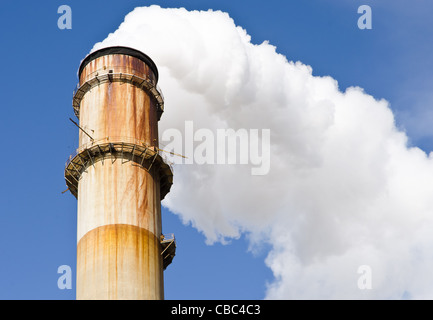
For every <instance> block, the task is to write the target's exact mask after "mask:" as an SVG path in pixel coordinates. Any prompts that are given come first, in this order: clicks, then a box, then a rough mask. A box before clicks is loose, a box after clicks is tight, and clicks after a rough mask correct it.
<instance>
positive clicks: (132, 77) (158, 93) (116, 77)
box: [72, 72, 164, 118]
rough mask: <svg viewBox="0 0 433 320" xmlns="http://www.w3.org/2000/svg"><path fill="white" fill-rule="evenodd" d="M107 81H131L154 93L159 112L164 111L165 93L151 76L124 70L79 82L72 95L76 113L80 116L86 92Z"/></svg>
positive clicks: (97, 75)
mask: <svg viewBox="0 0 433 320" xmlns="http://www.w3.org/2000/svg"><path fill="white" fill-rule="evenodd" d="M105 82H127V83H131V84H133V85H135V86H137V87H139V88H141V89H143V90H145V91H148V92H149V93H151V94H152V95H153V97H154V98H155V100H156V102H157V106H158V108H159V112H160V113H162V112H164V95H163V93H162V90H161V88H160V87H159V86H158V85H157V84H155V83H154V82H153V80H152V79H150V78H149V77H147V76H146V77H144V78H143V77H141V76H138V75H136V74H130V73H122V72H117V73H114V72H105V73H103V74H99V73H97V74H96V75H95V76H94V77H93V78H90V79H88V80H86V81H85V82H84V83H83V84H82V85H81V86H80V84H79V83H78V84H77V86H76V87H75V89H74V92H73V95H72V106H73V107H74V112H75V115H76V116H77V117H78V118H79V108H80V104H81V100H82V98H83V97H84V94H85V93H86V92H87V91H89V90H90V89H92V88H93V87H95V86H98V85H100V84H102V83H105Z"/></svg>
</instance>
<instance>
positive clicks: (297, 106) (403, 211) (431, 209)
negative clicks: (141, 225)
mask: <svg viewBox="0 0 433 320" xmlns="http://www.w3.org/2000/svg"><path fill="white" fill-rule="evenodd" d="M113 45H123V46H129V47H133V48H136V49H138V50H141V51H143V52H145V53H146V54H148V55H149V56H150V57H151V58H152V59H153V60H154V61H155V63H156V64H157V66H158V69H159V72H160V82H159V85H160V87H161V88H162V89H163V92H164V95H165V107H166V111H165V113H164V115H163V117H162V119H161V122H160V133H163V132H164V130H168V129H171V128H176V129H178V130H180V131H181V132H184V126H185V121H193V124H194V129H200V128H208V129H210V130H212V131H215V130H217V129H218V128H233V129H235V130H237V129H240V128H246V129H270V133H271V134H270V148H271V149H270V150H271V157H270V171H269V173H268V174H267V175H262V176H254V175H251V170H250V169H251V165H216V164H215V165H211V164H205V165H198V164H192V165H186V164H178V165H175V183H174V185H173V187H172V190H171V192H170V194H169V195H168V197H167V199H166V200H164V203H163V204H164V205H165V206H166V207H168V208H169V209H170V210H171V211H172V212H174V213H176V214H178V215H179V216H180V217H181V219H182V220H183V221H184V222H191V223H192V224H193V226H194V227H196V228H197V229H198V230H200V231H201V232H203V233H204V234H205V235H206V237H207V239H208V242H210V243H212V242H215V241H225V240H226V239H230V238H238V237H239V236H240V235H241V234H243V233H244V234H246V235H247V236H248V237H249V239H250V240H251V244H252V246H254V245H257V244H260V243H261V242H267V243H269V244H271V250H270V252H269V254H268V256H267V258H266V264H267V265H268V266H269V268H270V269H271V270H272V272H273V274H274V276H275V279H274V281H273V282H272V283H270V284H269V286H268V289H267V292H266V297H267V298H270V299H289V298H290V299H358V298H369V299H375V298H377V299H401V298H433V271H432V270H433V254H432V252H433V232H432V231H431V230H433V221H432V217H433V159H432V155H426V154H425V152H423V151H422V150H420V149H418V148H409V147H408V146H407V137H406V135H405V133H404V132H401V131H399V130H398V129H397V128H396V126H395V123H394V116H393V113H392V111H391V109H390V108H389V105H388V103H387V101H384V100H380V101H378V100H376V99H375V98H374V97H372V96H370V95H368V94H367V93H365V92H364V91H363V90H362V89H361V88H358V87H352V88H349V89H347V90H346V91H345V92H341V91H340V90H339V88H338V83H337V81H336V80H334V79H332V78H331V77H317V76H313V75H312V69H311V67H310V66H307V65H304V64H302V63H300V62H296V63H294V62H290V61H288V60H287V59H286V57H284V56H283V55H281V54H278V53H277V52H276V48H275V47H274V46H272V45H270V44H269V43H267V42H265V43H262V44H260V45H255V44H252V43H251V38H250V36H249V35H248V34H247V32H246V31H245V30H244V29H242V28H241V27H239V26H236V24H235V22H234V21H233V20H232V19H231V18H230V17H229V15H228V14H227V13H223V12H220V11H187V10H185V9H163V8H160V7H158V6H151V7H142V8H136V9H135V10H134V11H132V12H131V13H129V14H128V15H127V16H126V17H125V20H124V22H123V23H122V24H121V25H120V26H119V28H118V29H117V30H116V31H115V32H114V33H112V34H110V35H109V36H108V37H107V38H106V39H105V40H104V41H102V42H101V43H97V44H96V45H95V47H94V48H93V50H97V49H100V48H102V47H106V46H113ZM183 151H184V152H185V150H183ZM187 156H188V155H187ZM361 265H368V266H370V267H371V270H372V289H371V290H360V289H359V287H358V278H360V277H361V274H358V273H357V270H358V267H359V266H361Z"/></svg>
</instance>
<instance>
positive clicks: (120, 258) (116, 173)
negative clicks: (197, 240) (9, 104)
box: [65, 47, 176, 300]
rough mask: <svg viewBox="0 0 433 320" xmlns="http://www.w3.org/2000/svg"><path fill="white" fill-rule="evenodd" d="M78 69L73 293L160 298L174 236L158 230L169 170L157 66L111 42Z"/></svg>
mask: <svg viewBox="0 0 433 320" xmlns="http://www.w3.org/2000/svg"><path fill="white" fill-rule="evenodd" d="M78 77H79V85H78V86H77V89H76V90H75V92H74V96H73V108H74V112H75V115H76V116H77V118H78V119H79V124H77V123H76V125H77V126H78V127H79V129H80V130H79V147H78V149H77V151H76V153H75V154H73V155H71V156H70V158H69V160H68V162H67V163H66V168H65V180H66V184H67V186H68V188H69V190H70V192H71V193H72V194H73V195H74V196H75V197H76V198H77V200H78V218H77V281H76V288H77V299H104V300H105V299H163V298H164V288H163V270H164V269H165V267H166V266H167V265H168V264H170V263H171V260H172V259H173V257H174V255H175V247H176V244H175V241H174V236H171V237H164V236H163V235H162V230H161V200H162V199H163V198H164V197H165V195H166V194H167V193H168V192H169V191H170V187H171V185H172V182H173V174H172V170H171V167H170V165H169V164H168V163H167V162H166V161H164V154H163V153H162V151H160V149H159V148H158V121H159V119H160V117H161V115H162V113H163V111H164V100H163V97H162V94H161V91H160V90H159V88H158V87H157V82H158V69H157V68H156V65H155V63H154V62H153V61H152V60H151V59H150V58H149V57H148V56H147V55H145V54H144V53H142V52H140V51H137V50H135V49H132V48H127V47H109V48H104V49H101V50H98V51H95V52H93V53H91V54H89V55H88V56H87V57H86V58H85V59H84V60H83V61H82V63H81V65H80V68H79V72H78Z"/></svg>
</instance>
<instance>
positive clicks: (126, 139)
mask: <svg viewBox="0 0 433 320" xmlns="http://www.w3.org/2000/svg"><path fill="white" fill-rule="evenodd" d="M104 143H114V144H120V143H125V144H135V145H139V146H143V147H147V148H149V149H155V150H153V151H157V153H158V154H159V156H160V157H161V158H162V160H163V161H164V162H165V163H166V164H167V165H168V166H169V167H170V169H171V170H172V171H173V163H172V162H170V161H169V160H168V157H167V155H166V154H165V152H164V151H162V150H161V149H159V148H158V147H156V146H149V145H148V144H146V142H145V141H143V140H139V139H135V138H132V137H105V138H100V139H95V140H93V141H90V142H88V143H85V144H82V145H81V146H80V147H78V148H77V149H76V150H75V151H74V152H73V153H72V154H71V155H70V156H69V158H68V160H67V161H66V163H65V168H67V167H68V166H69V164H70V163H71V161H72V159H74V158H75V157H76V156H77V155H78V154H80V153H82V152H83V151H85V150H86V149H89V148H91V147H93V146H96V145H100V144H104Z"/></svg>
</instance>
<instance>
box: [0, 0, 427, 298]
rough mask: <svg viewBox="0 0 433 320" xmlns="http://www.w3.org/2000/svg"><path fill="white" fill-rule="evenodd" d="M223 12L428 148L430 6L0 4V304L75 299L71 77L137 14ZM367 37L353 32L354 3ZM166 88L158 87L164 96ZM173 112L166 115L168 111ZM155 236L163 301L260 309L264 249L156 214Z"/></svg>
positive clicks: (240, 1)
mask: <svg viewBox="0 0 433 320" xmlns="http://www.w3.org/2000/svg"><path fill="white" fill-rule="evenodd" d="M62 4H67V5H69V6H70V7H71V9H72V30H60V29H58V27H57V19H58V18H59V16H60V15H59V14H57V8H58V7H59V6H60V5H62ZM151 4H158V5H160V6H162V7H185V8H186V9H188V10H192V9H197V10H207V9H214V10H222V11H226V12H228V13H229V14H230V16H231V17H232V18H233V19H234V21H235V23H236V24H237V25H240V26H242V27H243V28H244V29H246V30H247V32H248V33H249V34H250V35H251V37H252V42H253V43H256V44H260V43H262V42H263V41H265V40H267V41H269V42H270V43H271V44H272V45H274V46H276V47H277V52H279V53H281V54H283V55H285V56H287V58H288V60H294V61H297V60H299V61H302V62H303V63H304V64H308V65H311V66H312V68H313V74H314V75H318V76H324V75H330V76H332V77H333V78H334V79H336V80H338V82H339V86H340V89H341V90H344V89H345V88H347V87H349V86H360V87H362V88H364V89H365V91H366V92H367V93H369V94H371V95H373V96H374V97H375V98H378V99H380V98H384V99H386V100H388V101H389V102H390V104H391V108H392V110H393V111H394V113H395V116H396V121H397V126H398V127H399V128H401V129H403V130H405V131H406V132H407V134H408V136H409V138H410V143H411V144H412V145H416V146H419V147H420V148H422V149H423V150H424V151H426V152H430V151H431V150H433V143H432V142H431V141H432V137H433V129H432V128H431V126H429V121H430V120H433V113H432V112H431V111H430V109H431V107H432V106H433V94H432V93H431V92H432V90H431V88H432V85H433V76H432V72H431V70H433V54H432V53H433V52H432V51H433V45H432V43H433V42H432V41H431V40H432V33H433V21H432V20H431V19H430V17H431V13H432V10H433V4H431V3H429V2H428V1H416V6H415V5H413V6H409V5H408V4H406V3H405V2H403V1H390V0H389V1H381V4H377V1H369V0H356V1H355V0H354V1H340V0H338V1H335V0H334V1H331V0H329V1H327V0H321V1H319V0H312V1H304V0H292V1H282V0H279V1H277V0H272V1H266V2H263V1H256V0H249V1H245V0H237V1H226V0H219V1H215V0H213V1H206V0H197V1H184V0H176V1H170V0H165V1H119V0H118V1H77V0H75V1H71V2H69V3H68V2H67V1H43V2H30V1H13V2H12V1H5V2H3V5H2V10H1V11H0V41H1V43H2V48H3V50H1V52H0V55H1V61H2V62H3V63H2V71H3V77H2V78H1V80H0V88H1V89H0V95H1V101H2V103H1V104H2V109H3V113H2V117H1V120H0V121H1V126H0V131H1V135H2V137H3V141H2V150H3V151H2V152H3V156H2V160H1V163H2V166H1V167H2V170H1V172H2V183H1V186H0V204H1V214H0V228H1V232H0V256H1V263H0V299H74V298H75V281H74V283H73V289H72V290H59V289H58V288H57V279H58V277H59V274H57V268H58V266H60V265H64V264H66V265H70V266H71V267H72V271H73V273H74V277H75V264H76V199H75V198H74V197H73V196H72V195H71V194H69V193H65V194H62V193H61V192H62V191H63V190H65V189H66V186H65V182H64V178H63V170H64V164H65V161H66V159H67V158H68V156H69V155H70V154H71V153H73V151H74V149H75V148H76V147H77V140H78V132H77V129H76V127H74V126H73V125H72V124H71V123H70V121H69V120H68V118H69V117H73V109H72V105H71V102H72V91H73V89H74V87H75V85H76V83H77V76H76V75H77V69H78V66H79V63H80V61H81V59H83V58H84V57H85V56H86V55H87V54H88V52H89V51H90V49H91V48H92V47H93V45H94V44H95V43H96V42H99V41H102V40H103V39H104V38H105V37H106V36H107V35H108V34H109V33H110V32H113V31H115V30H116V29H117V27H118V26H119V24H120V23H121V22H122V21H123V19H124V16H125V15H126V14H127V13H128V12H130V11H132V10H133V9H134V8H135V7H138V6H148V5H151ZM363 4H368V5H370V6H371V8H372V10H373V29H372V30H360V29H358V27H357V20H358V17H359V14H358V13H357V9H358V7H359V6H360V5H363ZM162 89H163V90H164V88H162ZM166 109H167V112H169V106H168V107H167V106H166ZM163 230H164V232H166V233H175V235H176V238H177V244H178V246H177V255H176V257H175V259H174V261H173V264H172V265H171V266H170V267H169V268H168V269H167V270H166V271H165V297H166V299H262V298H264V296H265V291H266V285H267V283H268V282H270V281H272V279H273V274H272V272H271V271H270V269H269V268H268V267H267V266H266V265H265V263H264V259H265V257H266V255H267V248H266V246H265V247H263V248H261V250H259V251H258V252H255V253H252V252H249V251H248V241H247V239H246V236H245V235H244V236H242V237H241V238H240V239H239V240H232V241H231V242H230V243H229V244H227V245H222V244H218V243H217V244H214V245H211V246H209V245H206V244H205V238H204V236H203V235H202V234H200V233H199V232H198V231H197V230H196V229H194V228H193V227H192V226H190V225H183V224H182V222H181V220H180V219H179V218H178V217H177V216H176V215H174V214H172V213H170V212H169V211H168V210H166V209H163Z"/></svg>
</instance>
